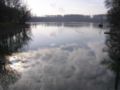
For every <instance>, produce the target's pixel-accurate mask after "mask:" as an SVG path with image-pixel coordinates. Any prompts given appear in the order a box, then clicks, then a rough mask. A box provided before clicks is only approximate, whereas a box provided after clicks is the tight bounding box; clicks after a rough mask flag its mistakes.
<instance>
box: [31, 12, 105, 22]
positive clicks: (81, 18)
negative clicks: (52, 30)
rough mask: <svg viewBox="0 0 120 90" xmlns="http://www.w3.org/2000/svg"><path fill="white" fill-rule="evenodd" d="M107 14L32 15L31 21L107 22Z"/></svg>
mask: <svg viewBox="0 0 120 90" xmlns="http://www.w3.org/2000/svg"><path fill="white" fill-rule="evenodd" d="M106 21H107V16H106V15H103V14H101V15H94V16H93V17H91V16H89V15H79V14H78V15H77V14H71V15H64V16H62V15H51V16H45V17H32V18H31V19H30V22H101V23H103V22H106Z"/></svg>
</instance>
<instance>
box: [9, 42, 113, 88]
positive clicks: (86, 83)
mask: <svg viewBox="0 0 120 90" xmlns="http://www.w3.org/2000/svg"><path fill="white" fill-rule="evenodd" d="M98 47H99V48H98ZM103 47H104V46H103V44H102V43H89V45H88V48H83V47H80V46H79V45H78V44H71V45H70V44H69V45H62V46H60V47H54V48H45V49H39V50H35V51H28V52H23V53H15V54H13V56H12V57H16V59H15V60H18V62H19V63H20V65H18V68H16V67H17V66H15V69H17V70H18V71H20V70H21V71H20V72H21V73H22V77H21V78H20V80H19V81H18V82H17V83H16V84H14V85H12V86H11V87H10V90H28V89H29V90H73V89H75V90H89V89H91V90H96V89H97V90H106V88H107V87H108V86H109V85H111V84H110V82H111V81H113V80H112V72H110V71H108V70H106V69H105V68H104V67H102V66H101V65H100V61H101V56H104V53H103V52H102V49H101V48H103ZM13 59H14V58H13ZM19 59H20V60H19ZM11 62H13V61H12V59H11ZM18 62H16V63H15V62H14V63H13V64H11V66H12V67H13V66H14V65H16V64H18ZM13 68H14V67H13ZM109 90H112V89H109Z"/></svg>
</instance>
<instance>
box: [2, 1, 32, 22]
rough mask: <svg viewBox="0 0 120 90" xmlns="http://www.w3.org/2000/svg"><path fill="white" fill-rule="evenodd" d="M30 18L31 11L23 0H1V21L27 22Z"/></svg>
mask: <svg viewBox="0 0 120 90" xmlns="http://www.w3.org/2000/svg"><path fill="white" fill-rule="evenodd" d="M29 18H30V11H29V10H28V9H27V7H26V5H23V3H22V2H21V0H0V22H1V23H3V22H6V23H22V24H23V23H25V22H26V21H27V20H28V19H29Z"/></svg>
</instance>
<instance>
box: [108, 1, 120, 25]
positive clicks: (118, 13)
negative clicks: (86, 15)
mask: <svg viewBox="0 0 120 90" xmlns="http://www.w3.org/2000/svg"><path fill="white" fill-rule="evenodd" d="M106 7H107V8H108V9H109V10H108V21H109V22H110V24H112V25H114V26H116V25H117V26H118V25H120V21H119V20H120V0H106Z"/></svg>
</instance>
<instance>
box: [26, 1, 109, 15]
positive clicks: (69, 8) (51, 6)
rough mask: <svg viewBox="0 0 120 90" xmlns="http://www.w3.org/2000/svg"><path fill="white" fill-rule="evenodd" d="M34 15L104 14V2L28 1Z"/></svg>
mask: <svg viewBox="0 0 120 90" xmlns="http://www.w3.org/2000/svg"><path fill="white" fill-rule="evenodd" d="M26 2H27V5H28V7H29V8H30V9H31V12H32V13H33V15H37V16H44V15H56V14H61V15H64V14H85V15H94V14H104V13H106V12H107V10H106V8H105V4H104V0H26Z"/></svg>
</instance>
